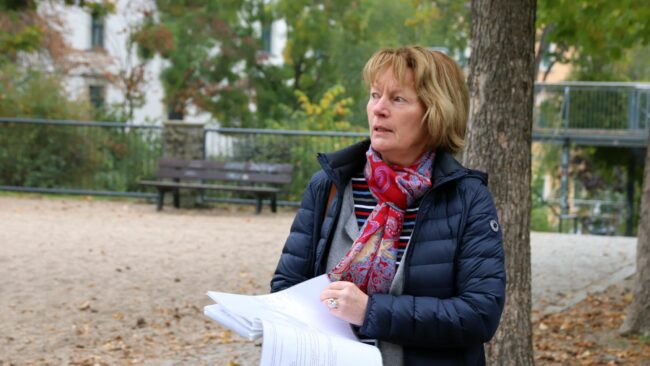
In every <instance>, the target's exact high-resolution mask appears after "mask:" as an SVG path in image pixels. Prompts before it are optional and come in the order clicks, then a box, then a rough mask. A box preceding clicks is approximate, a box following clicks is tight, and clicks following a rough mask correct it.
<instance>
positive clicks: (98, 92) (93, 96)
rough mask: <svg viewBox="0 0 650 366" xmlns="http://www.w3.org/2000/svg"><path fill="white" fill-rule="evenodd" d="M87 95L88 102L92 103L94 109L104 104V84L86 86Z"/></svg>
mask: <svg viewBox="0 0 650 366" xmlns="http://www.w3.org/2000/svg"><path fill="white" fill-rule="evenodd" d="M88 94H89V95H88V96H89V99H90V104H92V105H93V107H95V108H96V109H100V108H102V107H103V106H104V86H103V85H91V86H89V87H88Z"/></svg>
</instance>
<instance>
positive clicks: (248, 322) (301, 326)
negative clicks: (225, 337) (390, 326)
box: [204, 275, 382, 366]
mask: <svg viewBox="0 0 650 366" xmlns="http://www.w3.org/2000/svg"><path fill="white" fill-rule="evenodd" d="M328 284H329V279H328V278H327V276H326V275H322V276H319V277H316V278H313V279H311V280H308V281H305V282H303V283H300V284H298V285H296V286H293V287H290V288H288V289H286V290H283V291H280V292H276V293H274V294H269V295H260V296H246V295H236V294H228V293H223V292H213V291H210V292H208V296H210V298H212V299H213V300H214V301H215V302H216V304H214V305H208V306H206V307H205V308H204V313H205V315H207V316H208V317H210V318H211V319H213V320H215V321H216V322H218V323H220V324H222V325H224V326H225V327H227V328H229V329H231V330H233V331H235V332H236V333H237V334H239V335H241V336H242V337H244V338H247V339H250V340H254V339H257V338H259V337H262V336H263V337H264V342H263V346H262V359H261V365H262V366H275V365H277V366H284V365H298V366H302V365H307V366H347V365H350V366H357V365H370V366H375V365H376V366H381V365H382V361H381V354H380V352H379V350H378V349H377V348H376V347H373V346H369V345H367V344H363V343H361V342H359V341H358V339H357V337H356V336H355V335H354V332H352V328H351V326H350V324H348V323H347V322H346V321H344V320H341V319H339V318H337V317H335V316H334V315H332V314H330V312H329V310H328V309H327V307H326V306H325V305H324V304H323V303H321V301H320V294H321V292H322V291H323V289H324V288H325V287H326V286H327V285H328Z"/></svg>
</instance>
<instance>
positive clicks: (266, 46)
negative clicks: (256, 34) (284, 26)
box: [262, 23, 272, 55]
mask: <svg viewBox="0 0 650 366" xmlns="http://www.w3.org/2000/svg"><path fill="white" fill-rule="evenodd" d="M271 26H272V24H271V23H268V24H264V25H263V26H262V51H264V52H266V54H267V55H270V54H271Z"/></svg>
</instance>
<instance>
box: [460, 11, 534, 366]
mask: <svg viewBox="0 0 650 366" xmlns="http://www.w3.org/2000/svg"><path fill="white" fill-rule="evenodd" d="M535 5H536V4H535V0H526V1H517V2H512V1H507V0H493V1H484V0H473V1H472V57H471V59H470V74H469V88H470V122H469V126H468V130H467V136H466V142H467V145H466V147H465V150H464V159H463V161H464V163H465V165H466V166H468V167H472V168H476V169H480V170H483V171H485V172H487V173H488V174H489V175H490V185H489V187H490V190H491V192H492V194H493V195H494V199H495V203H496V206H497V212H498V215H499V218H500V221H501V227H502V228H503V242H504V248H505V262H506V272H507V284H506V305H505V310H504V313H503V316H502V318H501V323H500V326H499V329H498V330H497V333H496V335H495V337H494V339H493V340H492V342H490V344H489V346H488V348H487V351H488V359H489V360H490V362H489V364H493V365H516V366H526V365H533V342H532V335H533V334H532V323H531V302H532V300H531V297H532V295H531V264H530V263H531V262H530V211H531V192H530V186H531V138H532V120H533V84H534V76H533V72H534V61H535V50H534V45H535Z"/></svg>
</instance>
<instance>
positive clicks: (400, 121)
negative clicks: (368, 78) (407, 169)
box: [366, 68, 429, 166]
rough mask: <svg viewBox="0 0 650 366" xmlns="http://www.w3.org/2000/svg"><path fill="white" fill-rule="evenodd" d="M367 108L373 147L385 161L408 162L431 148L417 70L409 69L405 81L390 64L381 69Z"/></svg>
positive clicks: (393, 162) (413, 160)
mask: <svg viewBox="0 0 650 366" xmlns="http://www.w3.org/2000/svg"><path fill="white" fill-rule="evenodd" d="M366 111H367V113H368V127H369V128H370V141H371V145H372V148H373V149H374V150H375V151H377V152H379V153H380V154H381V156H382V158H383V160H384V161H385V162H387V163H389V164H397V165H402V166H408V165H411V164H413V163H414V162H415V160H416V159H417V158H418V157H420V155H421V154H422V153H423V152H424V151H425V150H426V149H427V145H428V141H429V134H428V132H427V128H426V124H425V123H422V117H423V116H424V113H425V107H424V105H423V104H422V103H421V102H420V98H418V95H417V92H416V91H415V81H414V78H413V71H411V70H408V71H407V74H406V79H405V82H404V85H400V83H399V81H398V80H396V79H395V77H394V75H393V72H392V70H391V69H390V68H388V69H386V70H384V71H382V72H380V73H379V74H378V76H377V78H376V80H375V81H374V83H373V84H372V86H371V88H370V99H369V100H368V106H367V108H366Z"/></svg>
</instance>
